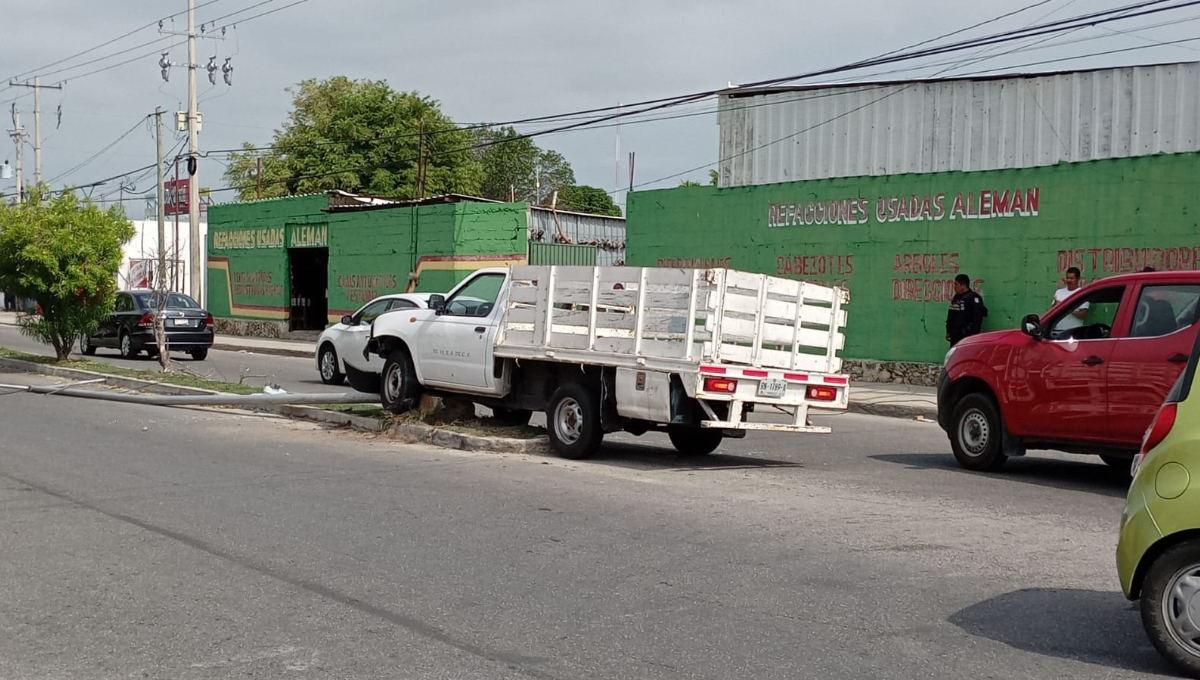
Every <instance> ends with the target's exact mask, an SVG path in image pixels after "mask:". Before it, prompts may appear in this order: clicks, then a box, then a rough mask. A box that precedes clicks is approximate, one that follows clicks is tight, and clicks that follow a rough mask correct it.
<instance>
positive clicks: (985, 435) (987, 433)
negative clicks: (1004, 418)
mask: <svg viewBox="0 0 1200 680" xmlns="http://www.w3.org/2000/svg"><path fill="white" fill-rule="evenodd" d="M950 424H951V428H950V447H951V448H952V449H954V458H955V459H957V460H958V464H959V465H961V466H963V467H964V468H966V469H968V470H975V471H978V472H990V471H993V470H998V469H1000V466H1001V465H1004V461H1006V460H1008V456H1006V455H1004V449H1003V443H1004V441H1003V440H1004V424H1003V423H1002V422H1001V420H1000V409H999V408H997V406H996V402H994V401H992V398H991V397H989V396H987V395H986V394H978V393H976V394H968V395H967V396H965V397H963V398H962V400H961V401H959V402H958V405H956V406H955V407H954V415H953V416H952V417H951V419H950Z"/></svg>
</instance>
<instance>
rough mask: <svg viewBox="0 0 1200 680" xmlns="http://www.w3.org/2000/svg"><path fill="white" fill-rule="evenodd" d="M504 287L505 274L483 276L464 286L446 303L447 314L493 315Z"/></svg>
mask: <svg viewBox="0 0 1200 680" xmlns="http://www.w3.org/2000/svg"><path fill="white" fill-rule="evenodd" d="M502 285H504V275H503V274H483V275H481V276H477V277H475V279H473V280H472V281H471V282H470V283H468V284H467V285H465V286H463V287H462V288H461V289H460V290H459V291H458V292H457V293H455V294H454V297H452V298H450V300H449V301H448V302H447V303H446V313H447V314H453V315H454V316H471V317H485V316H487V315H489V314H491V313H492V308H493V307H495V306H496V298H498V297H500V287H501V286H502Z"/></svg>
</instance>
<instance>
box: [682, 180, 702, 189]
mask: <svg viewBox="0 0 1200 680" xmlns="http://www.w3.org/2000/svg"><path fill="white" fill-rule="evenodd" d="M679 186H681V187H698V186H700V183H699V182H697V181H695V180H691V179H685V180H683V181H682V182H680V183H679Z"/></svg>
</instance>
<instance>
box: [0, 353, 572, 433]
mask: <svg viewBox="0 0 1200 680" xmlns="http://www.w3.org/2000/svg"><path fill="white" fill-rule="evenodd" d="M0 368H3V369H9V370H13V371H21V372H23V373H40V374H42V375H49V376H52V377H55V378H65V379H67V380H96V379H103V380H104V382H105V384H108V385H112V386H114V387H121V388H125V389H129V390H136V391H139V392H149V393H152V394H165V395H193V394H220V393H219V392H214V391H212V390H203V389H200V388H197V387H183V386H180V385H167V384H164V383H159V382H153V381H149V380H139V379H137V378H124V377H121V376H114V375H109V374H107V373H97V372H95V371H85V370H82V369H78V368H63V367H60V366H49V365H46V364H39V363H36V362H32V361H22V360H20V359H8V358H5V357H0ZM252 410H255V411H262V412H266V413H272V414H275V415H280V416H284V417H287V418H297V419H304V420H312V421H316V422H320V423H325V424H328V425H340V426H344V427H351V428H354V429H355V430H360V431H362V432H370V433H374V434H379V433H381V432H382V433H384V434H386V435H387V436H388V437H389V438H392V439H396V440H398V441H404V442H409V443H428V444H432V445H434V446H440V447H443V448H449V449H459V450H462V451H487V452H493V453H528V454H541V453H549V452H550V444H549V440H548V439H547V438H546V437H537V438H534V439H511V438H506V437H482V436H477V435H469V434H462V433H459V432H451V431H449V430H443V429H439V428H437V427H434V426H432V425H426V424H424V423H396V424H394V425H392V427H391V428H385V426H384V423H383V422H381V421H379V420H376V419H375V418H370V417H367V416H357V415H354V414H352V413H343V412H340V411H327V410H325V409H320V408H314V407H312V406H292V405H287V404H262V405H256V406H254V407H252Z"/></svg>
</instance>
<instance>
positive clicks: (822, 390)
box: [808, 385, 837, 401]
mask: <svg viewBox="0 0 1200 680" xmlns="http://www.w3.org/2000/svg"><path fill="white" fill-rule="evenodd" d="M808 398H809V399H812V400H813V401H836V400H837V390H835V389H834V388H832V387H818V386H816V385H809V386H808Z"/></svg>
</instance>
